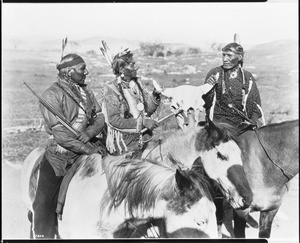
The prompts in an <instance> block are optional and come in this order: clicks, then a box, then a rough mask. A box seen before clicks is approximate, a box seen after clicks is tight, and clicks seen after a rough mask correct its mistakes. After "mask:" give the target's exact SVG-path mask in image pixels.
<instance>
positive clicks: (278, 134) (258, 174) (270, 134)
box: [195, 119, 299, 238]
mask: <svg viewBox="0 0 300 243" xmlns="http://www.w3.org/2000/svg"><path fill="white" fill-rule="evenodd" d="M298 134H299V120H293V121H286V122H282V123H276V124H270V125H266V126H263V127H261V128H258V129H256V130H248V131H246V132H244V133H242V134H240V135H238V134H237V132H236V131H235V129H234V128H233V127H231V126H229V125H228V124H221V123H219V124H215V123H213V122H212V121H210V120H209V119H208V124H207V125H205V126H204V128H203V129H202V130H201V131H200V132H199V133H198V134H197V138H196V143H195V145H196V150H197V151H199V155H200V156H201V159H202V163H203V166H204V168H205V171H206V172H207V174H208V175H209V176H210V177H211V178H212V179H214V180H216V181H218V182H219V183H220V185H221V187H222V188H223V192H224V194H225V195H227V196H228V198H230V203H231V205H232V207H233V208H235V209H237V207H236V205H237V204H236V202H234V201H235V197H232V195H235V194H239V195H240V196H241V197H242V198H243V199H244V200H246V197H247V195H248V196H249V195H250V196H251V197H250V198H251V203H250V206H249V208H248V209H246V210H243V211H242V210H235V211H236V212H237V214H236V217H235V224H234V233H235V237H238V238H240V237H241V238H244V237H245V226H246V219H247V217H248V216H249V213H250V212H252V211H260V219H259V237H260V238H269V237H270V234H271V226H272V222H273V219H274V217H275V215H276V213H277V211H278V210H279V207H280V205H281V203H282V199H283V196H284V195H285V193H286V192H287V190H288V183H289V181H290V180H291V179H292V178H293V177H294V176H295V175H296V174H298V173H299V135H298ZM233 141H234V142H235V143H236V144H237V145H238V146H239V149H240V151H241V154H240V153H239V152H238V151H237V158H238V160H240V159H239V157H241V159H242V166H241V165H240V163H235V162H234V163H233V161H232V160H231V159H230V158H229V157H228V156H227V155H226V153H223V152H222V151H219V152H220V154H219V157H220V158H221V160H214V159H212V158H211V152H210V151H211V150H215V149H217V150H218V147H220V146H223V147H224V148H225V147H227V144H228V143H230V142H233ZM239 170H240V172H239ZM243 173H245V174H246V178H245V177H244V176H242V174H243ZM246 179H247V180H246ZM246 182H248V183H249V186H250V188H247V187H245V186H243V185H245V183H246Z"/></svg>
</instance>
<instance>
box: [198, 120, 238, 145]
mask: <svg viewBox="0 0 300 243" xmlns="http://www.w3.org/2000/svg"><path fill="white" fill-rule="evenodd" d="M237 139H238V131H237V129H236V127H234V126H232V125H230V124H228V123H214V125H213V126H211V125H208V124H206V125H205V126H204V127H203V128H202V129H201V130H200V131H199V132H197V135H196V141H195V147H196V150H197V151H208V150H211V149H213V148H214V147H216V146H218V145H220V144H221V143H226V142H228V141H229V140H233V141H235V142H236V141H237Z"/></svg>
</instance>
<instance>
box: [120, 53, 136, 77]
mask: <svg viewBox="0 0 300 243" xmlns="http://www.w3.org/2000/svg"><path fill="white" fill-rule="evenodd" d="M121 72H122V74H123V77H122V79H123V80H125V81H128V82H129V81H130V80H131V79H132V78H135V77H136V75H137V68H136V67H135V61H134V59H133V58H130V59H129V60H127V62H126V65H125V67H124V68H122V70H121Z"/></svg>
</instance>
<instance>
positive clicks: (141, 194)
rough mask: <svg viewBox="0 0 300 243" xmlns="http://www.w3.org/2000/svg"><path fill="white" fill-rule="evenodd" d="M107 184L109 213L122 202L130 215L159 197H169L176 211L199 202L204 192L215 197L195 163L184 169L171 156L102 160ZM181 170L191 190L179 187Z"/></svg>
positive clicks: (105, 200) (150, 206)
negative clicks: (166, 157)
mask: <svg viewBox="0 0 300 243" xmlns="http://www.w3.org/2000/svg"><path fill="white" fill-rule="evenodd" d="M103 162H104V163H103V169H104V171H105V174H106V177H107V182H108V188H107V190H106V192H105V196H104V197H103V199H102V202H101V207H102V208H103V207H104V208H105V207H108V214H109V213H110V212H111V210H112V209H113V208H117V207H118V206H120V205H121V203H124V204H125V208H126V209H128V211H129V213H130V215H133V212H138V210H141V211H147V210H150V209H153V208H154V207H155V205H156V203H157V201H158V200H159V199H164V200H166V201H169V202H170V203H169V206H168V207H171V208H172V210H174V211H175V212H177V213H182V212H184V210H185V205H186V203H187V202H188V203H189V204H190V205H192V204H194V203H196V202H197V201H198V200H199V199H200V198H202V196H203V195H205V196H206V197H207V198H208V199H209V200H212V197H211V192H212V188H211V187H210V183H209V181H208V180H207V178H206V177H205V176H204V175H203V174H201V170H199V169H198V168H197V167H196V166H193V167H192V168H191V169H189V170H181V167H180V166H181V165H182V164H181V163H180V161H176V160H175V159H172V156H171V155H170V156H169V159H166V160H164V161H163V162H156V161H153V160H147V159H126V158H123V157H120V158H119V159H105V160H104V161H103ZM176 170H179V171H180V172H181V174H182V175H183V176H185V177H186V178H188V180H189V181H191V186H192V187H191V188H190V190H185V191H180V190H179V189H178V187H177V183H176V179H175V174H176Z"/></svg>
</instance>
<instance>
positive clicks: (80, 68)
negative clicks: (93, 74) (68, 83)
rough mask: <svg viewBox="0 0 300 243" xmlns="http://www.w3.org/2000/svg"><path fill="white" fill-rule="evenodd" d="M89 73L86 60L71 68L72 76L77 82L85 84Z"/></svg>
mask: <svg viewBox="0 0 300 243" xmlns="http://www.w3.org/2000/svg"><path fill="white" fill-rule="evenodd" d="M88 73H89V72H88V70H87V69H86V64H85V63H84V62H83V63H79V64H77V65H76V66H74V67H72V69H71V70H70V74H71V78H72V80H73V81H74V82H75V83H77V84H84V81H85V77H86V75H88Z"/></svg>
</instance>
